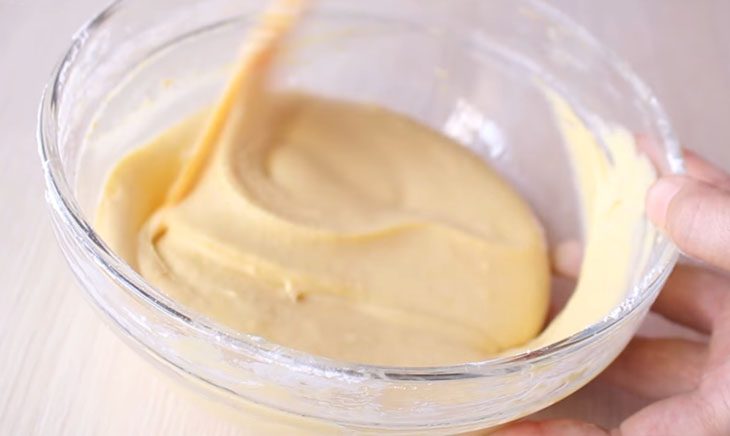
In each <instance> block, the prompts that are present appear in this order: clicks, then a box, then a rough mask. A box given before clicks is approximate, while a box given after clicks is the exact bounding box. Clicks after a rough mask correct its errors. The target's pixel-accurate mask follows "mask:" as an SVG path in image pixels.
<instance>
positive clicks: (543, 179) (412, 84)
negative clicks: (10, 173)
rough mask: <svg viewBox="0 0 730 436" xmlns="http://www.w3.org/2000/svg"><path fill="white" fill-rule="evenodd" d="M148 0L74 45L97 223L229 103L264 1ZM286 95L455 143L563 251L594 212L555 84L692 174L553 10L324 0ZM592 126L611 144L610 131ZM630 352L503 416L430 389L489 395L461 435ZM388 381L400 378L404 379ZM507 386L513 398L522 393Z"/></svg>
mask: <svg viewBox="0 0 730 436" xmlns="http://www.w3.org/2000/svg"><path fill="white" fill-rule="evenodd" d="M144 3H145V2H142V1H137V2H135V1H128V2H126V3H124V2H123V3H117V4H115V5H114V6H112V8H111V9H109V10H108V11H107V13H106V14H107V15H106V16H105V15H102V16H100V18H97V20H96V21H94V22H92V23H91V25H90V27H89V28H87V29H86V30H85V31H84V32H82V33H81V34H80V35H79V37H77V39H76V40H75V48H76V49H75V50H74V49H72V50H71V51H70V52H69V53H70V55H69V56H70V57H68V58H67V61H68V62H66V63H64V65H63V66H62V67H61V70H60V73H59V77H60V78H61V79H62V80H60V82H61V83H60V85H59V86H57V87H56V88H55V89H54V93H53V94H54V95H53V97H54V102H55V109H56V110H57V115H56V121H57V124H58V134H57V137H58V138H59V141H58V145H57V147H58V150H57V153H58V156H59V164H60V169H61V171H60V172H61V173H62V177H63V179H64V182H65V183H67V184H68V186H69V187H70V189H71V196H72V197H73V200H74V201H75V202H76V204H77V205H78V207H79V209H80V212H81V214H82V215H83V216H84V217H85V218H86V221H87V222H93V216H94V212H95V208H96V205H97V201H98V199H99V195H100V191H101V188H102V187H103V183H104V181H105V178H106V176H107V174H108V172H109V170H110V169H111V168H112V167H113V165H114V164H115V163H116V162H117V160H118V159H119V158H121V157H122V156H124V155H125V154H126V153H128V152H129V151H130V150H132V149H133V148H135V147H138V146H140V145H141V144H144V143H146V142H147V141H148V140H149V139H151V138H153V137H154V136H156V135H157V134H159V133H160V132H161V131H162V130H164V129H165V128H166V127H169V126H170V125H172V124H174V123H175V122H177V121H180V120H182V119H184V118H185V117H187V116H189V115H191V114H193V113H195V112H197V111H198V110H200V108H202V107H205V106H209V105H211V104H213V103H214V102H215V101H216V99H217V97H218V95H219V93H220V91H221V90H222V88H223V86H224V84H225V82H226V80H227V78H228V77H229V75H230V72H231V67H232V65H233V63H234V62H235V60H236V55H237V54H238V53H239V49H240V44H241V41H243V39H244V37H245V35H246V31H247V29H248V28H249V26H250V24H251V22H252V19H253V15H252V13H253V12H254V11H256V10H257V8H258V7H260V2H256V1H248V2H241V4H240V5H236V8H235V9H234V8H233V7H232V6H231V5H230V3H231V2H226V1H222V0H210V1H201V0H197V1H194V0H186V1H184V2H175V1H172V0H160V1H157V2H155V3H154V5H155V7H154V8H152V9H149V8H148V7H146V6H145V5H144ZM353 3H356V4H353ZM457 3H458V5H457ZM115 20H116V21H115ZM110 22H111V24H113V25H110ZM125 23H134V24H133V25H128V26H127V27H124V24H125ZM277 86H279V87H281V88H282V89H298V90H306V91H310V92H312V93H317V94H323V95H327V96H333V97H337V98H343V99H348V100H355V101H361V102H371V103H376V104H379V105H382V106H386V107H389V108H391V109H395V110H397V111H399V112H401V113H404V114H407V115H409V116H411V117H413V118H414V119H417V120H419V121H420V122H422V123H425V124H427V125H429V126H431V127H433V128H434V129H437V130H439V131H441V132H443V133H445V134H446V135H449V136H450V137H452V138H454V139H455V140H457V141H458V142H459V143H461V144H462V145H464V146H465V147H468V148H469V149H471V150H473V151H474V152H475V153H477V154H478V155H479V156H481V157H482V158H483V159H485V160H486V161H488V162H489V163H490V165H492V166H493V167H495V168H496V169H497V170H498V171H499V172H500V173H502V174H503V175H504V176H505V177H506V178H507V179H508V180H510V181H511V182H512V184H513V185H514V186H515V187H516V188H517V189H518V190H519V191H520V192H521V193H522V194H523V195H524V197H525V198H526V199H527V200H528V202H529V203H530V204H531V205H532V207H533V209H534V210H535V211H536V213H537V214H538V216H539V218H540V219H541V221H542V222H543V224H544V226H545V228H546V231H547V236H548V240H549V242H550V243H556V242H559V241H562V240H565V239H569V238H579V237H580V236H581V225H580V216H581V214H580V211H579V204H578V200H577V192H576V190H575V187H574V176H573V171H572V168H571V164H570V160H569V156H568V155H567V152H566V147H565V144H564V143H563V139H562V137H561V134H560V132H559V129H558V126H557V125H556V123H555V120H554V117H553V112H552V109H551V106H550V104H549V103H548V101H547V100H546V97H545V93H544V92H543V89H544V88H546V87H547V88H550V89H552V90H554V91H555V92H557V93H558V94H560V95H562V96H563V97H564V98H565V99H566V100H567V101H568V102H569V103H570V104H571V106H572V107H573V109H574V110H575V111H576V112H577V113H578V114H579V115H580V116H581V117H582V118H583V119H584V120H585V121H586V123H587V124H588V125H589V126H593V125H595V123H592V122H591V120H594V119H600V120H601V121H602V122H603V123H607V124H619V125H623V126H625V127H626V128H627V129H629V130H631V131H634V132H642V133H644V134H646V135H647V136H649V137H651V138H654V139H655V140H656V143H657V144H659V146H661V147H662V151H663V154H664V155H665V157H664V159H663V161H661V162H659V164H660V165H662V166H666V167H668V168H671V169H677V168H678V165H679V164H678V163H677V162H678V159H679V157H678V156H679V153H678V149H677V146H676V143H675V142H674V140H673V137H672V135H671V131H670V130H669V127H668V124H667V123H666V120H665V119H664V118H663V113H662V112H661V110H660V109H659V108H658V106H657V105H656V102H655V101H654V99H653V97H652V96H651V94H650V93H649V92H648V91H647V90H646V89H645V88H644V87H643V85H641V84H640V83H639V82H638V81H637V80H635V79H634V76H633V75H632V74H631V73H630V71H628V70H627V69H626V68H625V67H624V66H623V65H622V64H621V63H620V62H618V61H616V60H615V59H614V58H613V57H612V56H611V55H610V54H609V53H607V52H606V51H605V50H604V49H603V48H601V47H600V46H599V45H598V44H597V43H596V42H595V41H594V40H593V39H592V38H591V37H590V36H589V35H587V34H586V33H585V32H584V31H583V30H581V29H580V28H579V27H576V26H574V25H573V24H572V23H570V22H569V21H568V20H566V19H565V18H563V17H562V16H561V15H560V14H558V13H556V12H554V11H553V10H552V9H550V8H549V7H546V6H544V5H542V4H541V3H539V2H533V1H519V2H515V1H511V0H496V1H491V2H483V1H474V0H472V1H459V2H427V3H426V2H417V1H407V0H403V1H399V2H397V4H396V5H394V2H392V1H389V0H388V1H386V0H377V1H373V2H338V1H336V0H330V1H322V2H321V3H318V7H317V8H316V10H315V11H313V12H312V14H311V15H310V16H309V17H308V18H307V20H306V22H305V23H304V24H303V26H302V28H301V29H300V30H299V31H298V33H297V36H296V38H294V41H293V44H292V45H291V47H290V48H289V49H288V50H287V53H286V55H285V57H284V59H283V61H282V65H281V68H280V69H279V71H278V73H277ZM592 133H593V135H594V136H595V138H596V139H597V142H598V143H602V142H603V138H602V132H601V131H600V129H594V130H593V131H592ZM606 153H608V151H606ZM608 157H609V159H610V155H609V156H608ZM414 158H415V157H414ZM666 248H667V247H666V243H665V242H664V241H662V240H657V241H655V244H654V245H653V246H652V252H651V253H645V255H646V256H647V257H648V258H649V261H648V262H647V263H646V265H647V266H646V270H642V271H636V274H635V280H634V283H631V285H630V286H628V287H627V289H626V293H627V300H626V303H625V307H624V309H626V310H629V309H632V308H634V307H635V306H637V305H638V304H640V303H641V302H642V301H643V300H642V298H643V297H645V296H646V295H648V294H651V293H654V292H655V291H656V289H654V288H650V287H649V286H648V284H650V282H651V283H654V282H655V281H656V279H657V276H658V275H659V274H660V273H661V272H662V268H666V264H667V252H666ZM637 250H638V247H637ZM642 257H643V256H642ZM652 274H653V275H652ZM188 315H189V316H191V317H193V318H194V317H195V314H188ZM619 315H622V314H621V313H619ZM637 322H638V321H637ZM637 322H634V323H633V324H632V325H633V326H634V328H635V324H636V323H637ZM596 331H597V330H595V329H594V330H592V331H591V332H590V333H592V332H596ZM630 333H632V332H628V333H626V334H624V336H625V338H627V337H628V336H629V335H630ZM584 336H586V335H584ZM586 337H587V336H586ZM597 340H600V338H598V339H597ZM623 343H625V341H624V340H623V339H622V340H618V341H616V342H612V343H611V346H610V350H609V351H610V352H608V354H607V355H606V356H605V357H604V358H602V360H601V362H596V361H590V360H586V361H585V364H583V363H576V362H581V361H580V360H576V361H574V362H573V363H572V364H573V366H574V367H573V368H568V367H567V366H565V365H567V364H568V363H570V362H569V361H566V362H564V364H563V365H561V364H554V363H549V362H548V363H549V364H547V363H546V361H543V362H542V363H541V364H545V365H544V366H540V368H541V369H540V371H548V372H551V374H554V375H557V374H563V375H565V374H568V373H570V374H572V376H571V377H572V379H571V382H570V383H567V384H566V383H562V384H560V383H558V382H557V381H556V383H557V384H555V385H554V386H553V385H551V386H549V387H548V386H547V385H546V388H545V391H544V392H542V393H541V394H539V395H538V394H534V395H535V397H534V398H533V399H531V401H530V402H529V404H528V403H527V402H525V404H524V405H523V406H519V407H517V406H514V404H512V403H509V402H505V404H504V405H503V406H502V408H511V409H513V410H512V411H511V412H509V413H506V412H504V411H501V412H500V411H499V410H497V409H496V408H495V407H497V406H496V405H497V404H498V403H495V402H494V401H496V400H499V396H500V395H501V396H502V397H504V395H507V394H505V392H504V391H500V392H501V393H498V392H497V391H494V393H493V394H491V393H489V391H488V390H484V386H477V388H478V389H472V388H473V386H471V387H470V386H467V385H462V386H461V390H460V391H459V393H458V394H454V395H443V393H439V392H436V391H432V395H431V396H432V398H431V400H428V401H432V402H433V404H431V406H433V407H437V408H438V407H441V406H443V410H441V409H438V410H439V413H441V412H444V413H446V412H448V411H449V410H452V412H453V404H455V403H458V404H467V403H469V401H471V402H472V404H473V402H474V401H477V400H478V399H479V398H480V397H481V399H484V400H485V401H486V400H490V401H492V402H491V403H489V402H484V403H480V404H481V406H480V407H476V408H473V412H472V413H470V414H468V415H463V422H464V423H466V424H463V427H460V428H462V429H468V428H472V427H475V426H482V425H485V424H490V425H491V424H494V423H499V422H501V421H504V420H508V419H514V418H516V417H518V416H522V415H524V414H526V413H530V412H532V411H535V410H537V409H539V408H540V407H544V406H546V405H548V404H550V403H552V402H554V401H557V400H558V399H559V398H561V397H562V396H565V395H567V394H568V393H570V392H572V391H573V390H575V389H577V388H578V387H580V386H581V385H582V384H584V383H585V382H587V380H589V379H590V378H591V377H592V376H593V375H595V374H596V373H597V372H598V371H600V370H601V369H602V367H603V366H605V364H606V363H607V362H608V361H610V359H611V358H612V356H615V354H617V353H618V352H619V351H620V348H621V347H622V345H623ZM576 348H580V346H576ZM546 352H547V353H548V354H549V352H550V351H549V350H548V351H546ZM576 365H578V367H575V366H576ZM580 365H584V366H586V367H580ZM591 365H592V366H591ZM515 368H516V371H517V370H524V371H525V372H524V374H523V375H520V373H519V371H518V373H517V374H511V375H510V374H509V371H505V370H503V369H500V371H503V372H502V374H504V375H509V377H521V378H523V379H524V378H525V376H527V377H528V378H529V377H534V375H535V374H534V373H529V371H527V369H529V368H522V369H519V368H517V367H515ZM531 368H532V367H531ZM381 375H382V376H383V378H385V379H388V378H389V377H390V376H392V375H393V373H392V372H391V373H381ZM414 377H415V376H414ZM417 379H419V378H418V377H415V378H413V380H417ZM393 380H396V379H393ZM400 380H401V381H403V380H407V379H405V378H401V379H400ZM445 380H448V379H445ZM462 381H463V380H462ZM523 381H524V380H523ZM503 382H504V383H505V384H503V385H501V386H502V387H503V388H505V389H507V390H508V391H510V392H511V391H512V390H514V388H516V387H518V386H519V384H512V385H510V384H509V383H507V382H506V379H505V381H503ZM510 386H511V387H510ZM355 393H356V392H354V391H353V395H354V394H355ZM512 394H515V395H516V393H515V392H511V394H509V395H512ZM359 395H363V393H362V392H360V393H359ZM408 395H409V394H402V393H394V394H392V395H391V398H390V399H389V400H388V401H389V402H390V403H391V405H392V408H390V409H389V412H388V413H389V414H388V417H389V418H393V419H394V421H393V422H395V421H398V420H400V421H398V422H400V424H398V425H401V426H402V427H403V428H415V427H413V426H418V425H417V424H414V423H417V422H418V418H417V417H418V416H420V415H419V413H422V412H423V413H425V412H427V411H428V410H430V409H429V407H431V406H428V404H430V403H428V401H427V400H422V401H421V406H419V407H420V409H419V408H417V409H418V410H415V409H413V406H414V404H416V402H415V399H414V398H411V397H408ZM400 396H402V398H401V397H400ZM423 401H426V402H425V403H424V402H423ZM322 403H323V405H322V407H321V408H320V409H318V410H319V412H318V413H319V414H316V413H312V415H313V416H318V417H327V416H330V415H331V416H332V417H335V418H336V419H335V420H339V421H343V422H348V421H347V420H348V419H350V420H351V421H352V422H355V421H356V422H360V423H363V422H371V421H377V418H376V417H377V416H379V415H378V413H382V411H378V410H375V409H373V410H370V409H367V408H365V410H362V411H351V413H352V414H357V413H362V414H363V415H362V416H360V415H357V419H355V418H352V417H348V415H347V413H345V412H344V411H343V409H341V408H339V409H338V408H333V409H332V410H329V411H328V410H326V403H327V402H326V401H324V400H322ZM292 404H293V405H292V408H293V409H292V410H293V411H294V412H296V413H301V410H300V409H297V407H296V403H292ZM510 404H512V405H510ZM490 407H491V409H490ZM414 410H415V411H414ZM434 410H435V409H434ZM488 410H491V412H489V413H488V412H487V411H488ZM518 410H519V411H518ZM367 413H371V414H369V415H367ZM439 413H436V412H433V413H431V415H432V416H433V417H434V419H435V420H436V424H434V425H435V427H434V428H437V427H439V426H441V428H445V427H447V426H448V425H449V424H448V423H449V422H450V421H449V420H450V419H452V418H449V417H448V414H444V415H443V419H442V420H441V421H438V419H437V417H439V416H441V415H440V414H439ZM479 413H481V416H479V415H478V414H479ZM328 414H329V415H328ZM353 416H354V415H353ZM363 416H365V417H363ZM500 420H501V421H500ZM393 425H396V424H393ZM409 425H411V427H408V426H409Z"/></svg>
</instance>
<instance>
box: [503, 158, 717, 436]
mask: <svg viewBox="0 0 730 436" xmlns="http://www.w3.org/2000/svg"><path fill="white" fill-rule="evenodd" d="M686 162H687V169H688V176H669V177H664V178H662V179H660V180H659V181H658V182H657V183H656V184H655V185H654V187H653V188H652V189H651V190H650V192H649V194H648V198H647V214H648V215H649V218H650V219H651V220H652V221H653V222H654V223H655V224H656V225H657V226H658V227H659V228H661V229H662V230H664V231H665V232H666V233H667V234H668V235H669V237H670V238H671V239H672V240H673V241H674V242H675V243H676V244H677V246H679V248H680V249H681V250H682V251H683V252H684V253H685V254H687V255H688V256H691V257H693V258H695V259H698V260H701V261H704V262H705V263H706V264H707V265H708V266H707V267H702V266H690V265H680V266H678V267H677V268H676V269H675V271H674V273H673V274H672V276H671V277H670V278H669V280H668V282H667V284H666V286H665V288H664V289H663V290H662V292H661V294H660V296H659V298H658V299H657V301H656V303H655V304H654V306H653V308H652V310H653V311H655V312H656V313H658V314H660V315H662V316H664V317H665V318H668V319H670V320H672V321H674V322H677V323H679V324H683V325H685V326H688V327H690V328H692V329H694V330H696V331H698V332H701V333H704V334H707V335H710V339H709V342H708V343H703V342H697V341H690V340H685V339H670V338H661V339H648V338H638V337H637V338H635V339H634V340H633V341H632V342H631V343H630V344H629V346H628V347H627V348H626V350H625V351H624V352H623V353H622V355H621V356H619V358H618V359H617V360H616V362H614V363H613V364H612V365H611V366H610V367H609V368H608V369H607V370H606V372H605V373H604V378H606V379H608V380H609V381H610V382H612V383H614V384H616V385H617V386H619V387H621V388H623V389H626V390H628V391H632V392H634V393H636V394H639V395H641V396H643V397H646V398H649V399H652V400H655V402H654V403H652V404H650V405H649V406H647V407H646V408H644V409H643V410H640V411H639V412H637V413H636V414H634V415H633V416H630V417H629V418H627V419H626V420H625V421H623V422H622V423H621V424H620V426H619V427H618V428H616V429H612V430H606V429H602V428H600V427H598V426H596V425H593V424H591V423H586V422H579V421H572V420H553V421H543V422H527V421H525V422H519V423H516V424H512V425H510V426H508V427H506V428H504V429H501V430H499V431H497V432H496V433H495V435H496V436H606V435H610V436H644V435H646V436H654V435H656V436H675V435H676V436H715V435H717V436H727V435H730V276H728V275H726V274H724V272H730V175H729V174H727V173H725V172H724V171H722V170H720V169H718V168H716V167H714V166H712V165H711V164H710V163H708V162H707V161H705V160H703V159H702V158H700V157H699V156H697V155H695V154H693V153H691V152H688V153H687V154H686ZM579 262H580V255H579V253H578V252H577V247H575V246H574V247H572V248H571V246H568V247H564V248H563V249H562V250H560V254H558V259H556V266H557V268H558V269H559V270H561V272H563V273H567V274H571V273H572V274H575V272H577V269H578V265H579ZM723 271H724V272H723Z"/></svg>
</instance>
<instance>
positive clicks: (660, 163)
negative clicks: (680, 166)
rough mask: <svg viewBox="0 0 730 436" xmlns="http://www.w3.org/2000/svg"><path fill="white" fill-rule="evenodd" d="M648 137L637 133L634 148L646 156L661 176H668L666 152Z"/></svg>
mask: <svg viewBox="0 0 730 436" xmlns="http://www.w3.org/2000/svg"><path fill="white" fill-rule="evenodd" d="M659 144H660V143H659V142H658V141H656V140H655V139H654V138H652V137H651V136H649V135H646V134H643V133H639V134H637V135H636V148H637V149H638V150H639V151H641V152H642V153H644V154H646V156H647V157H648V158H649V160H650V161H651V163H652V164H654V167H655V168H656V169H657V170H658V171H659V174H661V175H669V174H671V171H670V169H669V165H668V164H667V158H666V150H665V149H664V147H662V146H661V145H659Z"/></svg>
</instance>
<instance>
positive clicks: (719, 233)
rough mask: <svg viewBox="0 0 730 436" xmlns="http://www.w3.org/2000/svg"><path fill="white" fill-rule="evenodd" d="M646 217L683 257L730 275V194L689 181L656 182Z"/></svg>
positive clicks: (685, 179)
mask: <svg viewBox="0 0 730 436" xmlns="http://www.w3.org/2000/svg"><path fill="white" fill-rule="evenodd" d="M647 214H648V216H649V218H650V219H651V220H652V221H653V222H654V224H655V225H656V226H657V227H659V228H661V229H663V230H664V231H665V232H667V234H668V235H669V237H670V238H671V239H672V240H673V241H674V243H675V244H677V246H679V248H680V249H681V250H682V251H684V252H685V253H686V254H688V255H690V256H692V257H695V258H698V259H701V260H704V261H705V262H708V263H710V264H712V265H714V266H716V267H718V268H722V269H725V270H729V271H730V256H728V249H727V247H730V193H727V192H725V191H723V190H721V189H719V188H717V187H715V186H713V185H710V184H707V183H705V182H700V181H696V180H693V179H690V178H688V177H683V176H672V177H665V178H662V179H661V180H659V182H657V183H656V184H655V185H654V186H653V187H652V188H651V189H650V191H649V195H648V198H647Z"/></svg>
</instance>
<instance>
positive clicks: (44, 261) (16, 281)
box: [0, 0, 730, 436]
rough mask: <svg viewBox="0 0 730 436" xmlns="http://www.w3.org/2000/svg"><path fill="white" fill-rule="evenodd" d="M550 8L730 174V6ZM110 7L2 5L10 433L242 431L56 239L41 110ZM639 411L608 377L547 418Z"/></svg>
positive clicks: (722, 1) (3, 406)
mask: <svg viewBox="0 0 730 436" xmlns="http://www.w3.org/2000/svg"><path fill="white" fill-rule="evenodd" d="M232 1H233V0H232ZM350 1H355V0H350ZM553 3H554V4H555V5H557V6H558V7H559V8H561V9H563V10H564V11H566V12H567V13H568V14H569V15H572V16H573V17H574V18H576V19H577V20H578V21H580V22H582V23H584V24H585V25H586V26H587V27H589V28H590V29H591V30H592V31H593V32H594V33H595V34H596V35H597V36H598V37H599V38H600V39H602V40H603V41H604V42H605V43H606V44H608V45H609V46H611V47H613V48H614V50H616V51H617V52H619V54H620V55H622V56H623V57H624V58H626V59H627V60H628V61H629V63H630V64H631V65H632V66H633V67H634V68H635V69H636V70H637V71H638V72H639V74H640V75H641V76H643V77H644V78H645V79H646V81H647V82H648V83H649V84H650V86H651V87H652V88H654V90H655V91H656V93H657V94H658V95H659V97H660V99H661V100H662V101H663V102H664V103H665V105H666V107H667V109H668V111H669V113H670V115H671V118H672V119H673V121H674V124H675V127H676V129H677V131H678V133H679V136H680V139H681V141H682V142H683V143H684V144H685V145H687V146H688V147H691V148H694V149H696V150H699V151H700V152H702V153H704V154H706V155H707V156H710V157H712V158H713V160H715V161H716V162H718V163H720V164H721V165H724V166H725V167H727V168H730V141H729V140H728V139H727V137H726V130H727V129H728V127H729V125H730V27H729V26H728V25H727V24H728V19H730V1H729V0H692V1H690V0H612V1H602V2H598V1H588V0H554V1H553ZM103 5H104V3H103V2H100V1H98V0H96V1H95V0H66V1H64V0H0V435H35V434H43V435H92V434H94V435H95V434H105V435H128V434H140V435H153V434H154V435H176V436H178V435H179V436H182V435H200V434H205V435H214V436H216V435H234V434H245V429H242V428H240V427H237V426H236V425H235V424H234V423H232V422H228V421H226V420H224V419H220V418H218V417H214V416H213V415H211V414H209V412H207V411H206V410H201V409H199V408H198V406H197V404H196V403H195V402H193V401H191V400H190V398H188V397H186V396H185V395H181V394H180V393H179V391H178V390H173V389H171V388H170V386H169V385H168V383H167V381H166V380H165V379H164V378H163V377H161V375H160V373H158V372H157V371H156V370H155V369H154V368H152V367H150V366H149V365H148V364H147V363H146V362H145V361H143V360H142V359H141V358H139V357H138V356H137V355H135V354H134V353H133V352H132V351H131V350H129V349H128V348H127V347H126V346H124V345H123V344H122V343H121V342H120V341H119V340H118V339H117V338H116V336H114V335H113V334H112V333H111V332H110V331H109V330H108V329H107V327H106V326H105V325H104V324H103V323H102V322H101V321H100V319H99V317H98V316H97V315H96V313H94V312H93V311H92V309H91V308H90V306H89V305H88V304H87V303H86V301H85V300H84V299H83V297H82V293H81V291H80V290H79V289H78V288H77V287H76V286H75V284H74V282H73V280H72V277H71V274H70V272H69V271H68V269H67V268H66V265H65V263H64V261H63V259H62V258H61V255H60V253H59V251H58V249H57V248H56V245H55V242H54V240H53V235H52V233H51V229H50V226H49V222H48V218H47V215H46V210H45V208H44V204H43V191H42V178H41V171H40V166H39V163H38V158H37V153H36V144H35V136H34V135H35V112H36V106H37V103H38V100H39V97H40V94H41V90H42V87H43V85H44V83H45V81H46V80H47V78H48V77H49V74H50V72H51V68H52V66H53V65H54V64H55V62H56V61H57V60H58V59H59V57H60V55H61V54H62V51H63V50H64V49H65V48H66V46H67V45H68V42H69V37H70V35H71V34H72V33H73V31H74V30H75V29H76V28H77V27H79V26H80V25H81V24H82V23H83V22H84V21H85V20H86V19H88V18H89V17H91V16H92V14H94V13H96V12H97V11H99V10H100V9H101V8H102V7H103ZM661 328H666V327H661ZM641 404H642V401H641V400H640V399H637V398H635V397H632V396H631V395H628V394H626V393H622V392H619V391H617V390H615V389H613V388H611V387H609V386H606V385H604V384H601V383H600V382H597V383H593V384H592V385H590V386H589V387H587V388H586V389H584V390H583V391H581V392H579V393H578V394H576V395H575V396H573V397H571V398H569V399H567V400H566V401H564V402H562V403H561V404H559V405H557V406H556V407H554V408H553V409H551V410H550V411H549V413H550V414H551V415H558V416H571V417H578V418H584V419H591V420H595V421H596V422H598V423H601V424H603V425H613V424H615V423H616V422H618V420H620V419H621V418H622V417H625V416H626V415H627V414H628V413H630V412H631V411H632V410H635V409H636V408H637V407H639V406H640V405H641Z"/></svg>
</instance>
